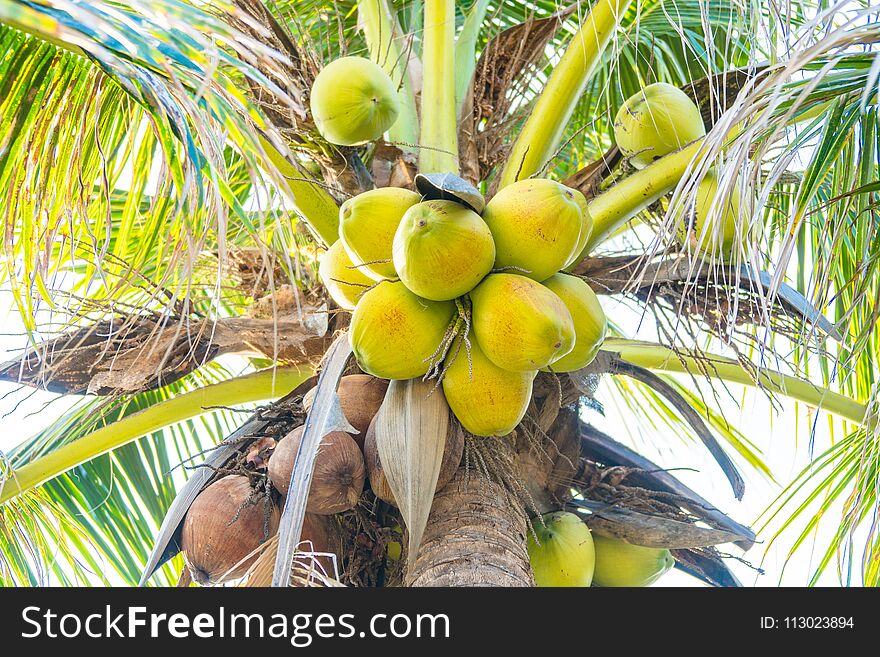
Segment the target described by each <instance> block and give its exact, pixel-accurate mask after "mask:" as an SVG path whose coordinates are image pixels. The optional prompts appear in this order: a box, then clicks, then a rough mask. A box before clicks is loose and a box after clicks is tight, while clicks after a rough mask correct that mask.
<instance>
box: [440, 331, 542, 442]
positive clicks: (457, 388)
mask: <svg viewBox="0 0 880 657" xmlns="http://www.w3.org/2000/svg"><path fill="white" fill-rule="evenodd" d="M470 345H471V346H470V359H468V352H467V349H466V347H465V345H464V344H463V343H462V341H461V339H460V338H459V339H458V340H457V341H456V343H455V344H454V345H453V346H452V349H450V352H449V355H448V356H447V360H448V367H447V369H446V373H445V374H444V376H443V394H444V395H445V396H446V401H447V402H448V403H449V408H450V409H452V412H453V413H454V414H455V417H456V418H458V421H459V422H461V424H462V426H463V427H464V428H465V429H467V430H468V431H469V432H470V433H472V434H474V435H477V436H506V435H507V434H509V433H510V432H511V431H513V429H514V428H515V427H516V425H518V424H519V423H520V421H521V420H522V419H523V416H524V415H525V414H526V410H528V408H529V401H530V400H531V398H532V383H533V382H534V380H535V375H536V374H537V372H534V371H531V372H512V371H510V370H505V369H502V368H500V367H498V366H497V365H495V364H494V363H493V362H492V361H490V360H489V359H488V358H486V355H485V354H484V353H483V350H482V349H480V346H479V344H477V342H476V340H474V339H471V340H470Z"/></svg>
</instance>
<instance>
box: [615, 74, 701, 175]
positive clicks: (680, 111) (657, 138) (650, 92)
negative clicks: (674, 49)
mask: <svg viewBox="0 0 880 657" xmlns="http://www.w3.org/2000/svg"><path fill="white" fill-rule="evenodd" d="M705 134H706V128H705V127H704V126H703V117H702V116H700V109H699V108H698V107H697V106H696V105H695V104H694V101H692V100H691V99H690V98H688V95H687V94H686V93H684V92H683V91H682V90H681V89H679V88H678V87H674V86H672V85H671V84H666V83H665V82H657V83H656V84H651V85H648V86H647V87H645V88H644V89H642V90H641V91H640V92H638V93H637V94H635V95H633V96H630V97H629V98H628V99H627V101H626V102H625V103H624V104H623V106H622V107H621V108H620V110H618V112H617V116H616V117H615V118H614V140H615V141H616V142H617V146H618V147H619V148H620V152H621V153H623V155H624V156H625V157H627V158H629V161H630V163H631V164H632V165H633V166H634V167H636V168H637V169H643V168H644V167H646V166H648V165H649V164H651V162H653V161H654V160H656V159H657V158H660V157H663V156H664V155H668V154H669V153H671V152H672V151H676V150H678V149H679V148H681V147H682V146H684V145H686V144H689V143H690V142H692V141H694V140H695V139H699V138H700V137H702V136H703V135H705Z"/></svg>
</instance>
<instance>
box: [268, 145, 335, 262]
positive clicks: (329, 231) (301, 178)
mask: <svg viewBox="0 0 880 657" xmlns="http://www.w3.org/2000/svg"><path fill="white" fill-rule="evenodd" d="M260 145H261V146H262V147H263V150H264V151H265V152H266V156H267V157H268V158H269V161H270V162H271V163H272V165H273V166H274V167H275V168H276V169H278V172H279V173H280V174H281V175H282V176H284V178H285V180H286V181H287V191H288V192H289V194H290V198H291V199H292V200H293V203H294V205H295V206H296V209H297V212H299V214H300V216H301V217H302V218H303V220H304V221H305V222H306V225H307V226H308V227H309V229H310V230H311V231H312V233H313V234H314V235H315V237H316V238H317V239H318V240H319V241H321V242H323V243H324V246H327V247H330V246H332V245H333V243H334V242H336V240H338V239H339V207H338V206H337V205H336V201H334V200H333V197H331V196H330V194H329V193H328V192H327V190H326V189H324V188H323V187H321V186H320V185H319V184H318V183H317V181H315V182H312V181H311V180H310V179H309V178H310V177H309V176H308V175H306V174H305V173H304V172H302V171H299V170H298V169H296V167H294V166H293V165H292V164H291V163H290V162H288V161H287V160H286V159H285V158H284V156H283V155H282V154H281V153H280V152H279V151H278V149H277V148H275V147H274V146H273V145H272V144H271V143H269V141H268V140H267V139H266V138H265V137H263V136H262V135H261V136H260Z"/></svg>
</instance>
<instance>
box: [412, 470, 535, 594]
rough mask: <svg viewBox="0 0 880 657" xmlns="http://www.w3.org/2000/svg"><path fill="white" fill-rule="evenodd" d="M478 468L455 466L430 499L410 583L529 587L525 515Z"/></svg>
mask: <svg viewBox="0 0 880 657" xmlns="http://www.w3.org/2000/svg"><path fill="white" fill-rule="evenodd" d="M515 506H516V501H515V500H513V499H512V495H511V493H510V492H509V491H508V490H506V489H505V488H504V487H503V486H502V485H501V484H499V483H497V482H495V481H493V480H492V479H490V478H489V477H488V476H487V475H486V474H484V473H482V472H480V471H479V470H476V469H474V470H467V469H465V468H461V469H459V471H458V473H457V474H456V475H455V477H454V478H453V479H452V481H451V482H449V484H448V485H447V486H446V487H445V488H444V489H443V490H441V491H440V492H439V493H438V494H437V495H436V496H435V497H434V505H433V507H432V509H431V515H430V517H429V519H428V526H427V528H426V529H425V533H424V536H423V538H422V544H421V547H420V549H419V555H418V557H417V558H416V560H415V563H413V564H412V566H411V567H410V571H409V575H408V584H409V585H410V586H507V587H511V586H533V584H534V581H533V580H532V573H531V569H530V567H529V557H528V554H527V553H526V532H527V531H528V527H527V522H526V516H525V513H512V512H511V509H512V508H513V507H515Z"/></svg>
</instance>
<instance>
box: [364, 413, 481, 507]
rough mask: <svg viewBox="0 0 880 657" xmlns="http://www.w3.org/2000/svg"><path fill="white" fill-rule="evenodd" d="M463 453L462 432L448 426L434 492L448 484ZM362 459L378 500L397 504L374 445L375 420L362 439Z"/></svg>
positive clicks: (393, 504)
mask: <svg viewBox="0 0 880 657" xmlns="http://www.w3.org/2000/svg"><path fill="white" fill-rule="evenodd" d="M463 455H464V434H463V433H462V432H461V431H460V430H458V428H457V427H453V426H450V428H449V432H448V433H447V434H446V445H445V446H444V447H443V460H442V461H441V462H440V475H439V476H438V477H437V487H436V488H435V489H434V492H435V493H436V492H439V491H440V490H442V489H443V487H444V486H446V484H448V483H449V482H450V481H451V480H452V477H453V476H454V475H455V471H456V470H458V466H459V465H460V464H461V457H462V456H463ZM364 460H365V461H366V462H367V476H368V477H369V480H370V488H372V489H373V493H374V494H375V495H376V497H378V498H379V499H380V500H383V501H385V502H388V504H390V505H392V506H395V507H396V506H397V502H396V501H395V500H394V493H393V492H392V490H391V486H389V485H388V479H387V478H386V477H385V473H384V472H383V471H382V462H381V461H380V460H379V448H378V446H377V445H376V422H375V421H373V422H370V426H369V428H368V429H367V435H366V438H365V440H364Z"/></svg>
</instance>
